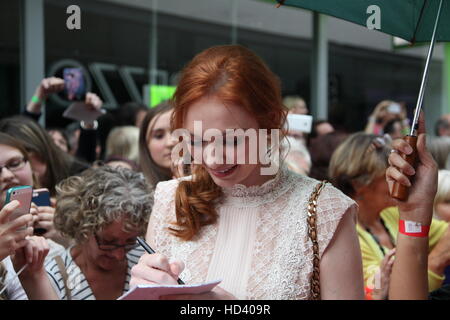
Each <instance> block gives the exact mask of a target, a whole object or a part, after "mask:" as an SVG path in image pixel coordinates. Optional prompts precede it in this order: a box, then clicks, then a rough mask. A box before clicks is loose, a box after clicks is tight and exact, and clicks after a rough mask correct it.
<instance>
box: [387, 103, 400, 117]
mask: <svg viewBox="0 0 450 320" xmlns="http://www.w3.org/2000/svg"><path fill="white" fill-rule="evenodd" d="M387 111H388V112H390V113H395V114H399V113H400V112H401V111H402V107H401V106H400V105H399V104H398V103H391V104H390V105H389V106H388V107H387Z"/></svg>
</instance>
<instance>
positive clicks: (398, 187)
mask: <svg viewBox="0 0 450 320" xmlns="http://www.w3.org/2000/svg"><path fill="white" fill-rule="evenodd" d="M442 2H443V0H441V1H440V3H439V9H438V12H437V16H436V22H435V23H434V29H433V35H432V37H431V43H430V48H429V49H428V55H427V60H426V63H425V70H424V71H423V75H422V83H421V84H420V91H419V97H418V98H417V105H416V110H415V111H414V119H413V122H412V126H411V132H410V134H409V135H407V136H406V137H404V139H405V141H406V142H408V144H409V145H410V146H411V147H412V149H413V152H412V153H411V154H409V155H406V154H402V158H403V159H405V160H406V161H407V162H408V163H409V164H410V165H411V166H413V167H414V168H415V167H416V162H417V136H418V129H419V125H418V124H419V115H420V110H421V109H422V103H423V95H424V93H425V85H426V83H427V79H428V69H429V68H430V60H431V56H432V55H433V49H434V44H435V42H436V30H437V27H438V24H439V18H440V16H441V8H442ZM408 195H409V192H408V187H406V186H405V185H403V184H400V183H398V182H395V183H394V185H393V188H392V193H391V196H392V197H393V198H396V199H398V200H402V201H404V200H406V199H407V198H408Z"/></svg>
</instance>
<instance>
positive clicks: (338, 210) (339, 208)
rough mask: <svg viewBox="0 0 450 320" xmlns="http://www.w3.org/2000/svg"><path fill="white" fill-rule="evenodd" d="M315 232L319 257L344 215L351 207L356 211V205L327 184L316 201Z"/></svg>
mask: <svg viewBox="0 0 450 320" xmlns="http://www.w3.org/2000/svg"><path fill="white" fill-rule="evenodd" d="M317 204H318V208H317V230H318V241H319V251H320V257H322V254H323V253H324V252H325V250H326V248H327V247H328V245H329V244H330V241H331V239H332V238H333V235H334V233H335V231H336V229H337V226H338V225H339V222H340V221H341V219H342V217H343V216H344V214H345V213H346V212H347V210H348V209H349V208H351V207H354V211H355V212H356V211H357V204H356V203H355V202H354V201H353V200H352V199H350V198H349V197H347V196H346V195H345V194H343V193H342V192H341V191H340V190H338V189H336V188H335V187H333V186H331V185H330V184H327V185H326V186H325V188H324V189H323V190H322V192H321V193H320V196H319V199H318V200H317Z"/></svg>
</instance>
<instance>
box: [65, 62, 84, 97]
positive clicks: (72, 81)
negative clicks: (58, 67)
mask: <svg viewBox="0 0 450 320" xmlns="http://www.w3.org/2000/svg"><path fill="white" fill-rule="evenodd" d="M63 77H64V93H65V95H66V99H67V100H70V101H84V99H85V98H86V84H85V80H84V75H83V70H82V69H81V68H65V69H64V70H63Z"/></svg>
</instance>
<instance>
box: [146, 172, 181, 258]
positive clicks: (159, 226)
mask: <svg viewBox="0 0 450 320" xmlns="http://www.w3.org/2000/svg"><path fill="white" fill-rule="evenodd" d="M178 182H179V180H169V181H164V182H160V183H158V184H157V185H156V189H155V194H154V197H155V198H154V205H153V209H152V213H151V215H150V220H149V224H148V228H147V235H146V240H147V242H148V243H149V244H150V246H152V248H153V249H154V250H155V251H157V252H160V253H162V254H164V255H168V254H169V252H170V245H171V239H170V238H171V237H170V236H169V231H168V227H169V226H171V223H172V222H174V221H175V217H176V216H175V192H176V189H177V187H178Z"/></svg>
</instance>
